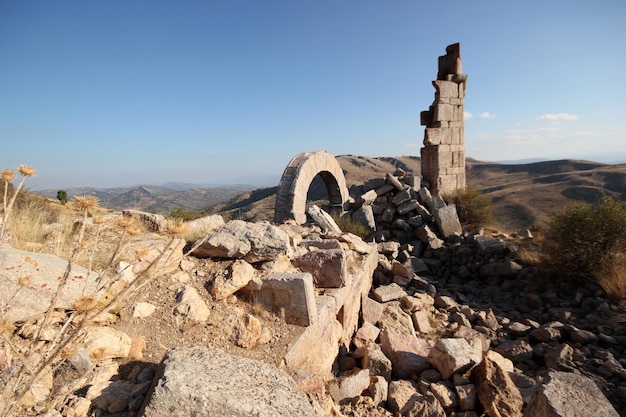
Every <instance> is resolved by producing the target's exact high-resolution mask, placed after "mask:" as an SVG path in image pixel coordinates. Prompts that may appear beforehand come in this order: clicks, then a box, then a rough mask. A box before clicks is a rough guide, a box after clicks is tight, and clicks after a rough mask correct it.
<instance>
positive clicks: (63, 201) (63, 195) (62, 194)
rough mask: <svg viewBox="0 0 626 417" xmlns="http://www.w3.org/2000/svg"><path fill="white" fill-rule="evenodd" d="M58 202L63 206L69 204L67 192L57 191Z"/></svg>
mask: <svg viewBox="0 0 626 417" xmlns="http://www.w3.org/2000/svg"><path fill="white" fill-rule="evenodd" d="M57 200H59V201H60V202H61V204H63V205H65V204H66V203H67V191H65V190H59V191H57Z"/></svg>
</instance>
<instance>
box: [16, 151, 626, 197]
mask: <svg viewBox="0 0 626 417" xmlns="http://www.w3.org/2000/svg"><path fill="white" fill-rule="evenodd" d="M294 156H295V155H294ZM336 156H341V155H336ZM358 156H363V155H358ZM398 156H401V155H395V156H394V157H398ZM381 157H382V156H381ZM377 158H380V157H377ZM467 158H470V159H474V160H476V161H478V162H487V163H496V164H503V165H515V164H531V163H536V162H550V161H559V160H564V159H574V158H556V159H545V158H524V159H519V160H504V161H482V160H477V159H476V158H472V157H471V156H468V157H467ZM582 160H585V161H589V162H596V163H601V164H607V165H621V164H626V161H613V162H608V161H598V160H595V161H594V160H588V159H582ZM285 167H286V165H285ZM285 167H283V168H282V169H281V171H280V172H279V173H276V174H275V175H267V176H263V177H259V176H254V177H239V178H233V179H232V180H231V181H230V182H193V181H164V182H160V183H126V184H116V185H111V186H101V187H99V186H92V185H82V186H81V185H66V186H62V187H45V188H44V187H40V186H37V184H36V183H37V179H38V175H37V176H35V177H31V178H29V179H28V182H27V187H28V188H29V189H30V190H31V191H35V192H41V191H56V190H60V189H72V188H95V189H109V188H133V187H140V186H154V187H164V186H167V185H170V184H187V185H194V186H199V188H213V187H215V188H218V187H234V186H243V187H259V188H265V187H275V186H278V182H279V181H280V177H281V176H282V171H283V170H284V168H285ZM35 168H36V167H35ZM165 188H168V187H165Z"/></svg>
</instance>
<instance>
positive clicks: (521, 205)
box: [35, 155, 626, 231]
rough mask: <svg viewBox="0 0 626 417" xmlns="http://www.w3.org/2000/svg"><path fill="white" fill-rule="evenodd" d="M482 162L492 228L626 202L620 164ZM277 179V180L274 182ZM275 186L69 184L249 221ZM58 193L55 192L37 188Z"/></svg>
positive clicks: (416, 166)
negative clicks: (606, 200) (573, 208)
mask: <svg viewBox="0 0 626 417" xmlns="http://www.w3.org/2000/svg"><path fill="white" fill-rule="evenodd" d="M337 160H338V162H339V165H340V166H341V168H342V170H343V172H344V175H345V177H346V183H347V185H348V187H350V186H352V185H362V184H364V183H365V182H366V181H368V180H370V179H372V178H384V177H385V174H386V173H393V172H394V171H395V170H396V169H397V168H401V169H403V170H404V171H406V172H408V173H413V174H415V175H420V171H421V161H420V158H419V157H416V156H400V157H379V158H372V157H364V156H356V155H340V156H338V157H337ZM510 162H511V163H506V164H503V163H496V162H481V161H477V160H474V159H471V158H467V160H466V170H467V171H466V172H467V182H468V185H469V186H471V187H472V188H474V189H477V190H479V191H480V192H482V193H483V194H485V195H488V196H490V197H491V198H492V200H493V208H494V216H495V224H494V226H495V227H498V228H499V229H500V230H503V231H517V230H520V229H522V228H527V227H530V226H532V225H541V224H544V223H545V221H546V220H547V219H548V218H549V216H550V214H551V213H552V212H554V211H557V210H559V209H562V208H563V207H565V206H567V205H568V204H571V203H574V202H586V203H592V202H597V201H599V200H600V199H601V198H602V197H603V196H606V195H608V196H613V197H616V198H619V199H623V200H626V164H603V163H598V162H589V161H579V160H570V159H563V160H558V161H540V162H533V163H512V162H513V161H510ZM275 184H278V182H276V183H275ZM276 190H277V187H276V186H272V187H267V188H258V187H255V186H251V185H223V186H215V185H199V184H189V183H181V182H171V183H167V184H164V185H161V186H152V185H141V186H136V187H118V188H106V189H99V188H70V189H66V190H65V191H66V192H67V193H68V196H69V197H70V198H71V197H73V196H76V195H94V196H96V197H98V199H99V200H100V206H102V207H106V208H110V209H114V210H122V209H137V210H143V211H148V212H152V213H161V214H167V213H169V212H170V211H171V210H172V209H178V208H182V209H186V210H194V211H198V212H206V213H208V212H211V213H221V214H226V215H228V216H229V217H230V218H240V219H244V220H249V221H260V220H270V221H271V220H272V219H273V213H274V205H275V200H276ZM35 193H36V194H40V195H44V196H46V197H50V198H56V195H57V190H47V191H36V192H35ZM308 197H309V198H310V199H311V200H318V199H324V198H326V199H327V196H326V195H325V187H324V184H323V182H322V181H315V180H314V181H313V183H312V184H311V186H310V189H309V195H308Z"/></svg>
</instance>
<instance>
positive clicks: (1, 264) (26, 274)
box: [0, 245, 98, 321]
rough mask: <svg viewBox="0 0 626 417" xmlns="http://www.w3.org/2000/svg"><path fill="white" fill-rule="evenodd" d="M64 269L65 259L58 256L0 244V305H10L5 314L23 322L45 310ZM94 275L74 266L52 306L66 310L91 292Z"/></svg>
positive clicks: (94, 279)
mask: <svg viewBox="0 0 626 417" xmlns="http://www.w3.org/2000/svg"><path fill="white" fill-rule="evenodd" d="M66 269H67V261H66V260H65V259H61V258H59V257H58V256H54V255H48V254H43V253H34V252H26V251H22V250H19V249H14V248H12V247H10V246H7V245H1V246H0V289H1V290H0V305H2V306H7V305H8V306H9V308H8V310H7V311H6V314H7V317H8V318H9V319H10V320H12V321H24V320H26V319H27V318H29V317H32V316H35V315H38V314H41V313H43V312H45V311H46V310H47V309H48V307H49V306H50V303H51V302H52V297H54V294H55V293H56V291H57V289H58V287H59V283H60V282H61V277H63V274H64V273H65V270H66ZM97 278H98V274H96V273H95V272H93V271H91V272H90V271H89V270H88V269H86V268H83V267H81V266H78V265H73V266H72V269H71V271H70V274H69V276H68V280H67V284H66V285H65V286H64V287H63V290H62V291H61V294H60V297H59V298H58V299H57V301H56V303H55V305H54V307H55V308H59V309H68V310H69V309H71V308H72V304H74V302H75V301H76V300H78V299H79V298H80V297H82V296H83V295H85V294H86V295H90V294H94V293H95V291H96V280H97ZM9 300H10V302H9Z"/></svg>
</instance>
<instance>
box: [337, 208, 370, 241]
mask: <svg viewBox="0 0 626 417" xmlns="http://www.w3.org/2000/svg"><path fill="white" fill-rule="evenodd" d="M330 216H331V217H332V218H333V220H334V221H335V223H337V226H339V228H340V229H341V231H342V232H347V233H353V234H355V235H357V236H359V237H360V238H364V237H365V236H367V235H369V234H370V232H369V230H368V228H367V227H366V226H365V225H363V224H361V223H357V222H355V221H354V220H352V216H350V214H346V215H343V216H342V215H341V213H338V212H337V211H334V210H333V211H332V212H331V213H330Z"/></svg>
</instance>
